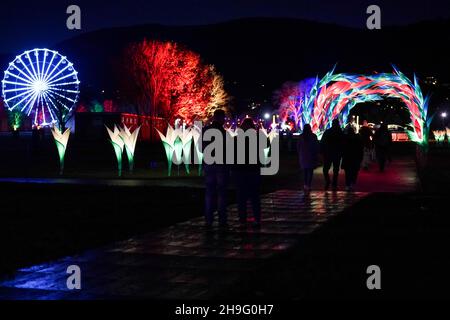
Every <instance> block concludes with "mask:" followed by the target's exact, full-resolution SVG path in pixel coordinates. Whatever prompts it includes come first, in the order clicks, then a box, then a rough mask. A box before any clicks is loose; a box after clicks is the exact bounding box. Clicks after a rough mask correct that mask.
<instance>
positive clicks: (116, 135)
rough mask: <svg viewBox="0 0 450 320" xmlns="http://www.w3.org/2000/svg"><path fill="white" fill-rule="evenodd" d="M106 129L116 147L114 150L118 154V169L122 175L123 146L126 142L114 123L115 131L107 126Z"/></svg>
mask: <svg viewBox="0 0 450 320" xmlns="http://www.w3.org/2000/svg"><path fill="white" fill-rule="evenodd" d="M105 127H106V126H105ZM106 130H108V134H109V137H110V142H111V144H112V146H113V148H114V152H115V154H116V158H117V169H118V172H119V177H120V176H122V153H123V147H124V145H125V143H124V142H123V140H122V138H121V137H120V130H119V129H118V128H117V126H116V125H114V131H111V130H110V129H109V128H108V127H106Z"/></svg>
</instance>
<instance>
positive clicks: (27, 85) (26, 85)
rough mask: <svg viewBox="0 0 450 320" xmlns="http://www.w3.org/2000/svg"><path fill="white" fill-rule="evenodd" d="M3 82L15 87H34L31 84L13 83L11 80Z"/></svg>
mask: <svg viewBox="0 0 450 320" xmlns="http://www.w3.org/2000/svg"><path fill="white" fill-rule="evenodd" d="M2 82H3V83H4V84H5V83H7V84H12V85H14V86H21V87H29V88H31V87H32V86H33V85H32V84H29V83H22V82H12V81H9V80H3V81H2Z"/></svg>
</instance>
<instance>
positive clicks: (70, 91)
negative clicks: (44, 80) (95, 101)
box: [50, 88, 80, 94]
mask: <svg viewBox="0 0 450 320" xmlns="http://www.w3.org/2000/svg"><path fill="white" fill-rule="evenodd" d="M50 90H56V91H61V92H69V93H75V94H78V93H80V92H79V91H78V90H69V89H61V88H51V89H50Z"/></svg>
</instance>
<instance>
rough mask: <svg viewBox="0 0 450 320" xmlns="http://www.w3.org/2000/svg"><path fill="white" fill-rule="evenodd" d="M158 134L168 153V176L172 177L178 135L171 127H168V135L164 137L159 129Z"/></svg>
mask: <svg viewBox="0 0 450 320" xmlns="http://www.w3.org/2000/svg"><path fill="white" fill-rule="evenodd" d="M156 131H157V132H158V134H159V136H160V138H161V142H162V143H163V146H164V150H165V151H166V158H167V174H168V176H169V177H170V176H171V175H172V161H173V156H174V151H175V141H176V140H177V138H178V133H177V132H176V130H174V129H173V128H172V127H171V126H170V125H169V126H168V127H167V133H166V135H163V134H162V133H161V132H160V131H159V130H158V129H156ZM179 145H180V143H177V148H179Z"/></svg>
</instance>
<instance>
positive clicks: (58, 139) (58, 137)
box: [52, 127, 70, 174]
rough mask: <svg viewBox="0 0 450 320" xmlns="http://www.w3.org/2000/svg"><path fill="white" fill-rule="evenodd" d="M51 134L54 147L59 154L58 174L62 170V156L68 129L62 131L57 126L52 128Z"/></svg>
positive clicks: (65, 146) (61, 172)
mask: <svg viewBox="0 0 450 320" xmlns="http://www.w3.org/2000/svg"><path fill="white" fill-rule="evenodd" d="M52 135H53V138H54V139H55V143H56V148H57V149H58V155H59V174H63V172H64V158H65V155H66V149H67V143H68V142H69V136H70V129H66V131H64V133H62V132H61V131H60V130H59V129H58V128H57V127H54V128H52Z"/></svg>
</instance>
